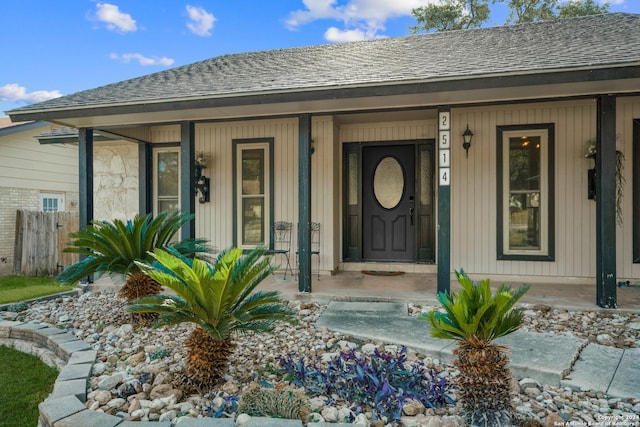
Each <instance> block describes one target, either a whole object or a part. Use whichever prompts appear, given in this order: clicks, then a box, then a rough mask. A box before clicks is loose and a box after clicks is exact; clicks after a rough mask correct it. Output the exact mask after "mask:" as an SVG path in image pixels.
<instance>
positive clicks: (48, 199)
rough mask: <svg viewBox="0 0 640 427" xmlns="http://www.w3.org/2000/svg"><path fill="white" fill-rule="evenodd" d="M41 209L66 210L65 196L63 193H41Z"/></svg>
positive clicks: (45, 210)
mask: <svg viewBox="0 0 640 427" xmlns="http://www.w3.org/2000/svg"><path fill="white" fill-rule="evenodd" d="M40 210H41V211H43V212H60V211H64V198H63V197H62V195H61V194H53V193H40Z"/></svg>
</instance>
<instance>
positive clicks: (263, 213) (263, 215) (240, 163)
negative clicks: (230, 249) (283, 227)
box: [234, 141, 273, 249]
mask: <svg viewBox="0 0 640 427" xmlns="http://www.w3.org/2000/svg"><path fill="white" fill-rule="evenodd" d="M234 146H235V152H234V154H235V165H234V187H235V195H236V201H235V212H236V221H235V224H236V227H235V228H236V236H235V240H236V245H237V246H238V247H241V248H246V249H250V248H255V247H258V246H264V247H269V242H270V224H271V220H272V219H271V210H272V206H273V200H272V196H273V187H272V186H273V182H272V180H273V178H272V170H271V165H272V160H271V155H272V154H271V152H272V150H271V143H270V142H269V141H265V142H251V141H234Z"/></svg>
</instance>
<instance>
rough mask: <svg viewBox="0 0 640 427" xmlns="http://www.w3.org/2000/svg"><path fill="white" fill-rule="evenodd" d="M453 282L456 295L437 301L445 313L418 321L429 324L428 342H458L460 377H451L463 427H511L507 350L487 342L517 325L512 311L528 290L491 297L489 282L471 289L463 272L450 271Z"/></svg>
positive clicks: (444, 295) (518, 315)
mask: <svg viewBox="0 0 640 427" xmlns="http://www.w3.org/2000/svg"><path fill="white" fill-rule="evenodd" d="M456 276H457V279H458V282H459V283H460V285H461V286H462V289H461V290H460V291H458V292H457V293H454V294H448V293H440V294H439V295H438V300H439V301H440V304H441V305H442V307H443V308H444V310H445V312H444V313H442V312H438V311H430V312H428V313H424V314H422V315H421V316H420V317H419V319H421V320H426V321H428V322H429V323H430V324H431V327H432V329H431V335H432V336H433V337H436V338H444V339H453V340H457V341H458V346H457V348H456V349H454V351H453V352H454V355H456V361H455V362H454V365H455V366H456V367H457V368H458V370H459V371H460V374H459V375H458V376H457V377H456V381H457V386H458V396H459V399H460V403H461V406H462V410H463V412H464V416H465V418H466V421H467V422H468V424H469V425H470V426H471V427H476V426H482V427H502V426H511V425H513V423H514V421H515V420H514V414H513V408H512V406H511V394H510V385H511V371H510V370H509V368H508V367H507V364H508V362H509V358H508V357H507V353H508V348H506V347H505V346H501V345H498V344H495V343H494V342H493V341H494V340H495V339H496V338H499V337H502V336H505V335H508V334H510V333H512V332H514V331H516V330H517V329H518V328H519V327H520V326H521V325H522V319H523V314H522V311H521V310H520V309H515V308H514V305H515V303H516V302H517V301H518V300H519V299H520V298H521V297H522V296H523V295H524V294H525V293H526V292H527V291H528V290H529V285H523V286H521V287H520V288H518V290H516V291H513V290H511V289H510V288H509V287H507V286H505V285H501V286H500V287H499V289H498V290H497V292H496V293H495V295H493V294H492V292H491V287H490V284H489V279H485V280H482V281H481V282H479V283H474V282H473V281H472V280H471V279H470V278H469V276H467V274H466V273H465V272H464V270H460V271H456Z"/></svg>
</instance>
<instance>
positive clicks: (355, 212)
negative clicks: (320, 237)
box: [342, 138, 436, 264]
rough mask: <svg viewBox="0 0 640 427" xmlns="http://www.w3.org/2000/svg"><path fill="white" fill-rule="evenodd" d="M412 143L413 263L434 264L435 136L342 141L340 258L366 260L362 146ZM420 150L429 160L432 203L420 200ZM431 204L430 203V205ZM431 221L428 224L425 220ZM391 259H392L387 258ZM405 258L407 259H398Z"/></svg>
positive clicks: (357, 260) (350, 260) (355, 260)
mask: <svg viewBox="0 0 640 427" xmlns="http://www.w3.org/2000/svg"><path fill="white" fill-rule="evenodd" d="M398 145H412V146H413V147H414V150H415V151H414V153H415V155H414V159H415V174H414V175H415V194H416V204H415V209H416V212H415V215H416V218H417V220H416V227H415V233H416V234H415V245H416V248H415V260H414V261H412V262H414V263H427V264H434V263H435V260H436V251H435V232H436V222H435V207H436V185H435V179H436V165H435V145H436V144H435V139H433V138H428V139H415V140H413V139H412V140H397V141H367V142H345V143H344V144H343V145H342V169H343V171H342V172H343V175H342V177H343V178H342V190H343V191H342V202H343V203H342V205H343V208H342V225H343V227H342V261H343V262H366V261H367V260H366V259H364V258H363V250H362V249H363V247H362V240H363V239H362V237H363V236H362V219H363V215H362V205H363V204H362V190H363V187H362V178H363V177H362V150H363V148H364V147H376V146H398ZM423 152H424V153H425V155H426V156H427V158H428V161H429V162H430V173H429V174H428V175H429V179H428V182H426V183H425V184H424V185H428V186H429V187H430V188H431V196H430V197H431V204H430V205H423V204H421V203H419V200H418V195H419V194H421V191H422V185H423V184H422V182H421V180H420V175H421V170H420V159H421V157H422V156H423ZM429 206H430V207H429ZM429 223H430V224H431V225H430V226H429V225H428V224H429ZM389 262H394V261H389ZM399 262H407V261H399Z"/></svg>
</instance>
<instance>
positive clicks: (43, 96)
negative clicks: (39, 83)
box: [0, 83, 62, 104]
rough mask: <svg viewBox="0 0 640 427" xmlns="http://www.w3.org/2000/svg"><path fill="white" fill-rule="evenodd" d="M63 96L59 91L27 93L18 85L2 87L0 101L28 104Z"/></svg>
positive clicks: (11, 84)
mask: <svg viewBox="0 0 640 427" xmlns="http://www.w3.org/2000/svg"><path fill="white" fill-rule="evenodd" d="M61 96H62V94H61V93H60V91H57V90H36V91H35V92H27V88H26V87H24V86H20V85H19V84H17V83H10V84H6V85H4V86H0V99H1V100H3V101H13V102H16V101H18V102H19V101H22V102H26V103H28V104H31V103H34V102H42V101H46V100H48V99H53V98H59V97H61Z"/></svg>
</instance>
